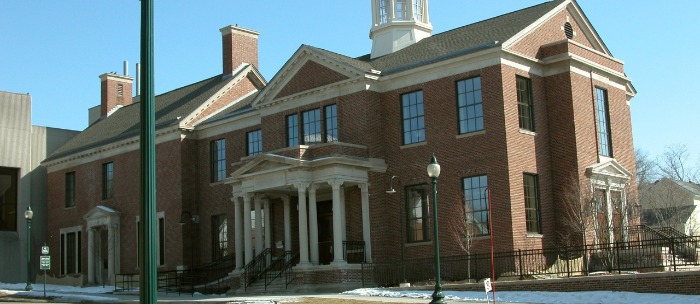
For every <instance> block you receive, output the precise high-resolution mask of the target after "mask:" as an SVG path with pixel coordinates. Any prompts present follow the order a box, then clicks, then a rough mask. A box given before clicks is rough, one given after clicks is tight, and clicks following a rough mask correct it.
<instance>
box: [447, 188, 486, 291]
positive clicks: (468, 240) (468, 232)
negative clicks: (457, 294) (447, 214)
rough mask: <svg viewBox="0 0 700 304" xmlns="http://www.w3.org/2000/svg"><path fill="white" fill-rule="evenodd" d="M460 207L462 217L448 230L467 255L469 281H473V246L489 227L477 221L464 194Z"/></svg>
mask: <svg viewBox="0 0 700 304" xmlns="http://www.w3.org/2000/svg"><path fill="white" fill-rule="evenodd" d="M458 205H459V206H460V208H459V212H460V216H456V217H454V220H452V221H451V222H450V224H449V227H448V228H449V231H450V234H451V235H452V237H453V238H454V239H455V240H456V242H455V243H457V244H458V245H459V248H460V249H462V251H464V253H466V254H467V279H468V280H469V281H471V279H472V271H471V263H472V261H471V259H472V255H471V254H472V244H473V241H474V238H475V237H477V236H482V235H484V231H483V229H484V227H488V226H487V225H488V223H478V222H477V221H476V219H475V217H474V212H473V208H472V206H471V203H470V202H468V201H467V200H466V199H465V198H464V194H462V199H461V201H460V202H459V203H458ZM486 229H488V228H486Z"/></svg>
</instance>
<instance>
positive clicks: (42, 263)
mask: <svg viewBox="0 0 700 304" xmlns="http://www.w3.org/2000/svg"><path fill="white" fill-rule="evenodd" d="M44 249H46V254H48V253H49V246H42V247H41V253H42V254H44ZM39 269H40V270H43V271H44V298H46V270H49V269H51V256H50V255H42V256H39Z"/></svg>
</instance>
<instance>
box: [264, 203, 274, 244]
mask: <svg viewBox="0 0 700 304" xmlns="http://www.w3.org/2000/svg"><path fill="white" fill-rule="evenodd" d="M263 208H264V211H265V212H264V214H265V248H270V249H271V248H272V231H271V230H270V229H271V228H270V200H269V199H263Z"/></svg>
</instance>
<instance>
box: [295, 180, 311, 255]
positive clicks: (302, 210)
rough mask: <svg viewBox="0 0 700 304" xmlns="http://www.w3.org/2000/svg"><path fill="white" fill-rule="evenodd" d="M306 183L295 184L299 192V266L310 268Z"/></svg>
mask: <svg viewBox="0 0 700 304" xmlns="http://www.w3.org/2000/svg"><path fill="white" fill-rule="evenodd" d="M308 186H309V184H307V183H299V184H296V187H297V190H298V191H299V266H310V265H311V263H309V232H308V228H307V225H308V223H307V218H306V188H307V187H308Z"/></svg>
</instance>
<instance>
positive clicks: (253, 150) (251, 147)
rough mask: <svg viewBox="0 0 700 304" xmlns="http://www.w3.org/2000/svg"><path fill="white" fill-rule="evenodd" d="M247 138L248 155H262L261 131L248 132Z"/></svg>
mask: <svg viewBox="0 0 700 304" xmlns="http://www.w3.org/2000/svg"><path fill="white" fill-rule="evenodd" d="M247 135H248V136H247V137H248V155H258V154H260V153H262V130H255V131H250V132H248V133H247Z"/></svg>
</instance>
